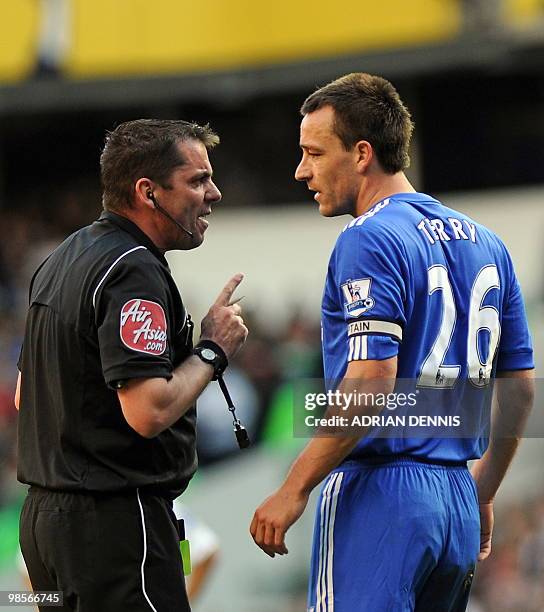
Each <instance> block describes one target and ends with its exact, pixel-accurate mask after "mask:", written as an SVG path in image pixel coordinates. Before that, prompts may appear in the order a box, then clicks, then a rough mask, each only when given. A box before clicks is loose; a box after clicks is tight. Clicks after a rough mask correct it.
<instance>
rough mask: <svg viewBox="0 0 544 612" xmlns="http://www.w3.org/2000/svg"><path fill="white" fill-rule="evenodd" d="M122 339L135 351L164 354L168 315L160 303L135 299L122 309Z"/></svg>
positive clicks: (120, 329)
mask: <svg viewBox="0 0 544 612" xmlns="http://www.w3.org/2000/svg"><path fill="white" fill-rule="evenodd" d="M119 332H120V334H121V340H122V341H123V344H124V345H125V346H128V348H129V349H132V350H133V351H140V352H141V353H149V354H150V355H162V354H163V353H164V351H165V350H166V337H167V336H166V315H165V314H164V310H163V308H162V306H161V305H160V304H157V303H156V302H151V301H150V300H140V299H134V300H129V301H128V302H126V303H125V305H124V306H123V308H122V309H121V325H120V328H119Z"/></svg>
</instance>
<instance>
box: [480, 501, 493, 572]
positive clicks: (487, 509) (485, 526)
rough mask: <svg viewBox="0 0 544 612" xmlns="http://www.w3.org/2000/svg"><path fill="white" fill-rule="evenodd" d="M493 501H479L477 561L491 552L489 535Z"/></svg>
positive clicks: (491, 530) (491, 524)
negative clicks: (478, 552)
mask: <svg viewBox="0 0 544 612" xmlns="http://www.w3.org/2000/svg"><path fill="white" fill-rule="evenodd" d="M494 520H495V519H494V517H493V502H481V503H480V554H479V555H478V561H483V560H484V559H487V557H489V555H490V554H491V537H492V535H493V523H494Z"/></svg>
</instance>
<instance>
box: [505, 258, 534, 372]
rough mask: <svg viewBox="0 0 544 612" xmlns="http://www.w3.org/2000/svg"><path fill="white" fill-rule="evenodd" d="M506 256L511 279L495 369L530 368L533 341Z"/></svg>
mask: <svg viewBox="0 0 544 612" xmlns="http://www.w3.org/2000/svg"><path fill="white" fill-rule="evenodd" d="M506 256H507V265H508V268H509V271H510V279H511V281H510V286H509V288H508V290H507V291H506V292H505V301H504V304H503V312H502V321H501V338H500V342H499V354H498V359H497V370H499V371H501V370H502V371H507V370H530V369H532V368H534V367H535V364H534V360H533V343H532V340H531V334H530V332H529V326H528V324H527V315H526V313H525V306H524V304H523V296H522V295H521V288H520V286H519V282H518V279H517V278H516V275H515V272H514V267H513V264H512V260H511V259H510V255H508V253H506Z"/></svg>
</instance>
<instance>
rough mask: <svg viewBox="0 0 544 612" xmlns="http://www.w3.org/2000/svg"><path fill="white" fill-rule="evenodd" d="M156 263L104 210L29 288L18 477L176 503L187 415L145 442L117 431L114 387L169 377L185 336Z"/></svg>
mask: <svg viewBox="0 0 544 612" xmlns="http://www.w3.org/2000/svg"><path fill="white" fill-rule="evenodd" d="M191 327H192V325H191V323H190V320H188V317H187V314H186V311H185V308H184V306H183V303H182V301H181V297H180V295H179V292H178V290H177V287H176V285H175V283H174V281H173V279H172V277H171V275H170V270H169V268H168V264H167V262H166V259H165V258H164V256H163V255H162V254H161V253H160V252H159V251H158V249H157V248H156V247H155V245H154V244H153V243H152V242H151V240H150V239H149V238H148V237H147V236H146V235H145V234H144V233H143V232H142V231H141V230H140V229H139V228H138V227H137V226H136V225H135V224H134V223H132V222H131V221H129V220H128V219H126V218H124V217H122V216H119V215H116V214H114V213H111V212H105V213H103V214H102V215H101V217H100V219H99V220H98V221H96V222H95V223H93V224H92V225H89V226H87V227H85V228H83V229H81V230H79V231H77V232H76V233H75V234H73V235H72V236H70V237H69V238H67V239H66V240H65V241H64V242H63V243H62V244H61V245H60V246H59V247H58V248H57V249H56V250H55V251H54V252H53V253H52V254H51V255H50V257H49V258H48V259H47V260H46V261H45V262H44V263H43V264H42V266H41V267H40V268H39V269H38V271H37V272H36V274H35V275H34V278H33V279H32V285H31V289H30V308H29V312H28V317H27V322H26V330H25V337H24V342H23V348H22V352H21V357H20V360H19V369H20V371H21V376H22V385H21V399H20V411H19V432H18V447H19V448H18V457H19V463H18V478H19V480H20V481H21V482H24V483H28V484H32V485H38V486H40V487H44V488H47V489H53V490H61V491H95V492H97V491H101V492H104V491H123V490H128V489H134V488H136V487H142V488H145V489H147V490H150V491H154V492H157V494H161V495H165V496H167V497H171V498H174V497H176V496H177V495H179V494H180V493H181V492H182V491H183V490H184V489H185V487H186V486H187V484H188V482H189V480H190V478H191V476H192V475H193V473H194V471H195V469H196V464H197V460H196V451H195V420H196V411H195V409H194V408H192V409H190V410H189V411H188V412H187V413H186V414H185V415H184V416H183V417H182V418H181V419H179V420H178V421H177V422H176V423H175V424H174V425H172V426H171V427H170V428H168V429H166V430H165V431H163V432H162V433H161V434H159V435H158V436H156V437H155V438H152V439H146V438H143V437H142V436H140V435H139V434H137V433H136V432H135V431H134V430H133V429H132V428H131V427H130V426H129V425H128V423H127V422H126V420H125V418H124V417H123V413H122V411H121V406H120V403H119V400H118V398H117V392H116V390H115V387H116V385H117V384H119V381H124V380H128V379H130V378H149V377H163V378H166V379H169V378H171V376H172V370H173V369H174V368H175V367H176V366H177V365H178V364H179V363H180V362H181V361H183V359H185V358H186V357H187V356H188V355H189V354H190V352H191V348H192V333H191V332H192V330H191Z"/></svg>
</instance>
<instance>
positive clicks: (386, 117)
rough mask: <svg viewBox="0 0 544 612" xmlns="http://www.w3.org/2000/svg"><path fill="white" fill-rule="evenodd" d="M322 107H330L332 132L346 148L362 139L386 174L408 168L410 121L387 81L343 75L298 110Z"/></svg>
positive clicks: (412, 126) (359, 74) (375, 77)
mask: <svg viewBox="0 0 544 612" xmlns="http://www.w3.org/2000/svg"><path fill="white" fill-rule="evenodd" d="M324 106H332V108H333V109H334V115H335V121H334V131H335V133H336V135H337V136H338V138H340V140H341V141H342V144H343V145H344V148H345V149H346V151H349V150H350V149H351V148H352V147H353V145H354V144H355V143H356V142H359V141H360V140H366V141H368V142H369V143H370V144H371V145H372V147H373V148H374V151H375V153H376V156H377V158H378V161H379V162H380V166H381V167H382V169H383V171H384V172H386V173H387V174H395V173H397V172H400V171H401V170H405V169H406V168H408V167H409V165H410V156H409V155H408V150H409V148H410V140H411V138H412V132H413V130H414V124H413V122H412V118H411V116H410V112H409V111H408V109H407V108H406V106H405V105H404V104H403V102H402V100H401V99H400V96H399V94H398V93H397V90H396V89H395V88H394V87H393V85H392V84H391V83H390V82H389V81H387V80H386V79H384V78H382V77H379V76H373V75H371V74H367V73H365V72H354V73H352V74H347V75H345V76H343V77H341V78H339V79H336V80H335V81H332V83H329V84H328V85H325V86H324V87H321V88H320V89H318V90H316V91H314V92H313V93H312V94H310V95H309V96H308V97H307V98H306V100H305V101H304V104H303V105H302V107H301V109H300V112H301V114H302V115H307V114H308V113H313V112H314V111H316V110H318V109H320V108H323V107H324Z"/></svg>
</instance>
